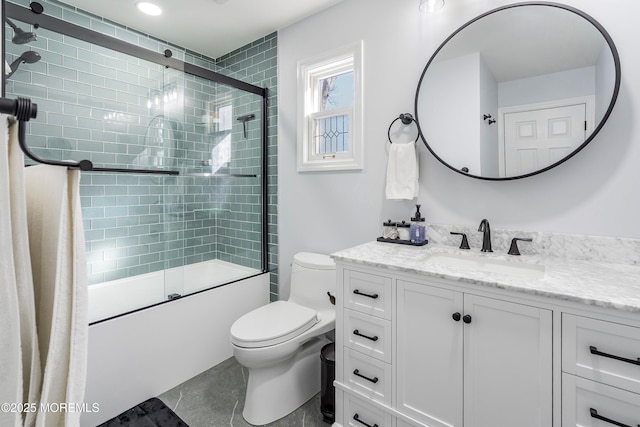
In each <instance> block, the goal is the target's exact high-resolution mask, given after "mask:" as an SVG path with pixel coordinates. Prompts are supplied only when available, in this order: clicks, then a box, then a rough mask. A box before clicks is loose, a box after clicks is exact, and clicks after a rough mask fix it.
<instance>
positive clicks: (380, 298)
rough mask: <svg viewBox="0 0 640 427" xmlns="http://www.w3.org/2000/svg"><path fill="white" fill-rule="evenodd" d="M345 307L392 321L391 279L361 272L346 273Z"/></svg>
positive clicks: (347, 271) (348, 271)
mask: <svg viewBox="0 0 640 427" xmlns="http://www.w3.org/2000/svg"><path fill="white" fill-rule="evenodd" d="M344 284H345V286H344V306H345V307H346V308H349V309H351V310H356V311H359V312H361V313H366V314H371V315H373V316H377V317H380V318H382V319H387V320H391V303H392V295H391V292H392V287H391V278H390V277H385V276H378V275H375V274H369V273H362V272H359V271H351V270H345V272H344Z"/></svg>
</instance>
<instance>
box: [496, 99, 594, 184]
mask: <svg viewBox="0 0 640 427" xmlns="http://www.w3.org/2000/svg"><path fill="white" fill-rule="evenodd" d="M586 110H587V108H586V104H576V105H569V106H563V107H556V108H545V109H534V110H530V111H521V112H517V113H506V114H505V115H504V157H505V158H504V170H505V176H518V175H523V174H526V173H529V172H534V171H537V170H539V169H542V168H545V167H547V166H549V165H552V164H554V163H556V162H558V161H560V160H561V159H563V158H564V157H565V156H566V155H567V154H569V153H571V152H572V151H573V150H575V149H576V148H577V147H578V146H580V145H581V144H582V143H583V142H584V141H585V139H586V133H587V131H586V127H587V126H586V123H587V121H586Z"/></svg>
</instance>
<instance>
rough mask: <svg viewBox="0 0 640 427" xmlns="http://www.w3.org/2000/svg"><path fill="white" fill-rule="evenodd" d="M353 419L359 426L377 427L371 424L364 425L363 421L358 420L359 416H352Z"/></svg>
mask: <svg viewBox="0 0 640 427" xmlns="http://www.w3.org/2000/svg"><path fill="white" fill-rule="evenodd" d="M353 419H354V420H356V421H357V422H359V423H360V424H362V425H364V426H367V427H378V424H374V425H371V424H367V423H365V422H364V421H362V420H361V419H360V416H359V415H358V414H357V413H356V414H355V415H354V416H353Z"/></svg>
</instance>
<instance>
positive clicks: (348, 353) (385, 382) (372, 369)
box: [344, 348, 391, 406]
mask: <svg viewBox="0 0 640 427" xmlns="http://www.w3.org/2000/svg"><path fill="white" fill-rule="evenodd" d="M344 381H345V383H346V385H347V386H348V387H349V388H351V389H353V390H356V391H358V392H359V393H360V394H363V395H365V396H367V397H369V398H370V399H373V400H376V401H378V402H381V403H384V404H386V405H389V406H391V365H390V364H388V363H384V362H381V361H380V360H378V359H374V358H373V357H370V356H367V355H365V354H362V353H360V352H358V351H355V350H351V349H349V348H345V352H344Z"/></svg>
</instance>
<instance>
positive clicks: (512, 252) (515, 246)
mask: <svg viewBox="0 0 640 427" xmlns="http://www.w3.org/2000/svg"><path fill="white" fill-rule="evenodd" d="M518 240H520V241H521V242H533V239H530V238H529V239H525V238H523V237H514V238H513V239H511V246H510V247H509V252H507V253H508V254H509V255H520V251H519V250H518Z"/></svg>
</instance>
